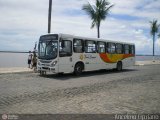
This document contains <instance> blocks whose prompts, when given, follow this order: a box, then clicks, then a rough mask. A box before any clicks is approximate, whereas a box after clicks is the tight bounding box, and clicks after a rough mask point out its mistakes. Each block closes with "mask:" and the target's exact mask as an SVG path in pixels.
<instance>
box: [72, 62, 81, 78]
mask: <svg viewBox="0 0 160 120" xmlns="http://www.w3.org/2000/svg"><path fill="white" fill-rule="evenodd" d="M82 71H83V66H82V65H81V64H79V63H78V64H76V65H75V67H74V74H75V75H77V76H79V75H81V74H82Z"/></svg>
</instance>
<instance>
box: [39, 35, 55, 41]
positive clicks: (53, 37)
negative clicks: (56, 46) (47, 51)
mask: <svg viewBox="0 0 160 120" xmlns="http://www.w3.org/2000/svg"><path fill="white" fill-rule="evenodd" d="M43 40H58V35H56V34H54V35H44V36H41V37H40V41H43Z"/></svg>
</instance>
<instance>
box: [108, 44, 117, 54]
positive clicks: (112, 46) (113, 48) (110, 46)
mask: <svg viewBox="0 0 160 120" xmlns="http://www.w3.org/2000/svg"><path fill="white" fill-rule="evenodd" d="M107 48H108V50H107V51H108V53H111V54H114V53H116V45H115V43H107Z"/></svg>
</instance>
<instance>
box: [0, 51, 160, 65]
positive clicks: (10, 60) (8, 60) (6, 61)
mask: <svg viewBox="0 0 160 120" xmlns="http://www.w3.org/2000/svg"><path fill="white" fill-rule="evenodd" d="M27 58H28V53H4V52H0V68H7V67H28V65H27V62H28V61H27ZM146 60H153V56H136V61H146ZM155 60H160V56H155Z"/></svg>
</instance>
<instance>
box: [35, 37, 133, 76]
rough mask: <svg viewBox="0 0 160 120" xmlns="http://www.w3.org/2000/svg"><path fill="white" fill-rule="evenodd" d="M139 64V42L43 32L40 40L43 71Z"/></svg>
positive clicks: (39, 68) (40, 64)
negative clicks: (136, 61)
mask: <svg viewBox="0 0 160 120" xmlns="http://www.w3.org/2000/svg"><path fill="white" fill-rule="evenodd" d="M134 64H135V45H134V44H132V43H126V42H118V41H112V40H104V39H95V38H86V37H79V36H74V35H68V34H47V35H42V36H41V37H40V39H39V44H38V62H37V70H38V71H39V72H40V74H42V75H43V74H46V72H51V73H75V74H76V75H80V74H81V73H82V72H83V71H93V70H100V69H113V68H116V69H117V70H118V71H121V70H122V68H125V67H129V66H132V65H134Z"/></svg>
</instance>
